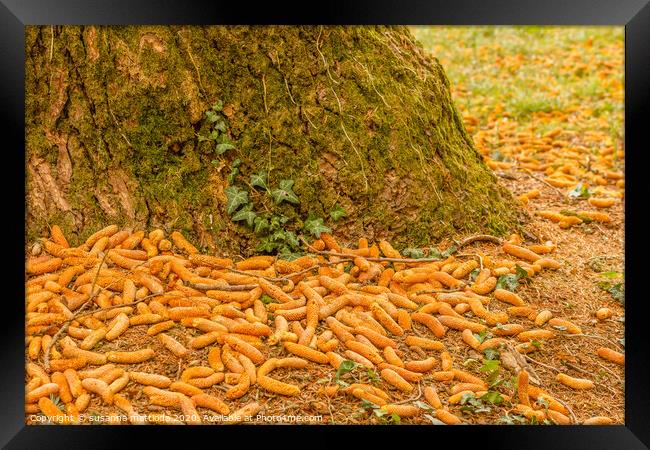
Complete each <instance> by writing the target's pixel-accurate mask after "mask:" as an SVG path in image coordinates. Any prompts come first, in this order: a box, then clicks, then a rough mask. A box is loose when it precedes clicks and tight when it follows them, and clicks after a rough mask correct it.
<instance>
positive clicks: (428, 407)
mask: <svg viewBox="0 0 650 450" xmlns="http://www.w3.org/2000/svg"><path fill="white" fill-rule="evenodd" d="M413 404H414V405H415V406H417V407H418V408H421V409H424V410H425V411H435V409H433V407H432V406H431V405H429V404H427V403H424V402H423V401H422V400H418V401H416V402H413Z"/></svg>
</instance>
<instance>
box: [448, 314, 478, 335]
mask: <svg viewBox="0 0 650 450" xmlns="http://www.w3.org/2000/svg"><path fill="white" fill-rule="evenodd" d="M438 320H439V321H440V323H441V324H443V325H444V326H446V327H448V328H453V329H454V330H459V331H463V330H465V329H469V330H471V331H473V332H474V333H481V332H483V331H484V330H486V329H487V327H486V326H485V325H483V324H480V323H476V322H472V321H470V320H466V319H461V318H459V317H453V316H440V317H439V318H438Z"/></svg>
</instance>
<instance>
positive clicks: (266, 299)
mask: <svg viewBox="0 0 650 450" xmlns="http://www.w3.org/2000/svg"><path fill="white" fill-rule="evenodd" d="M260 301H261V302H262V303H264V304H265V305H268V304H269V303H280V302H279V301H277V300H276V299H274V298H273V297H271V296H270V295H266V294H262V296H261V297H260Z"/></svg>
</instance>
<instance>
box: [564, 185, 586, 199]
mask: <svg viewBox="0 0 650 450" xmlns="http://www.w3.org/2000/svg"><path fill="white" fill-rule="evenodd" d="M590 196H591V193H590V192H589V189H588V188H587V186H585V185H583V184H582V183H578V184H577V185H576V187H575V188H573V189H572V190H570V191H569V198H589V197H590Z"/></svg>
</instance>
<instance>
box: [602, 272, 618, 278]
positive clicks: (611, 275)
mask: <svg viewBox="0 0 650 450" xmlns="http://www.w3.org/2000/svg"><path fill="white" fill-rule="evenodd" d="M600 275H601V276H603V277H605V278H618V277H620V276H621V275H622V274H621V272H611V271H610V272H601V273H600Z"/></svg>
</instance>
